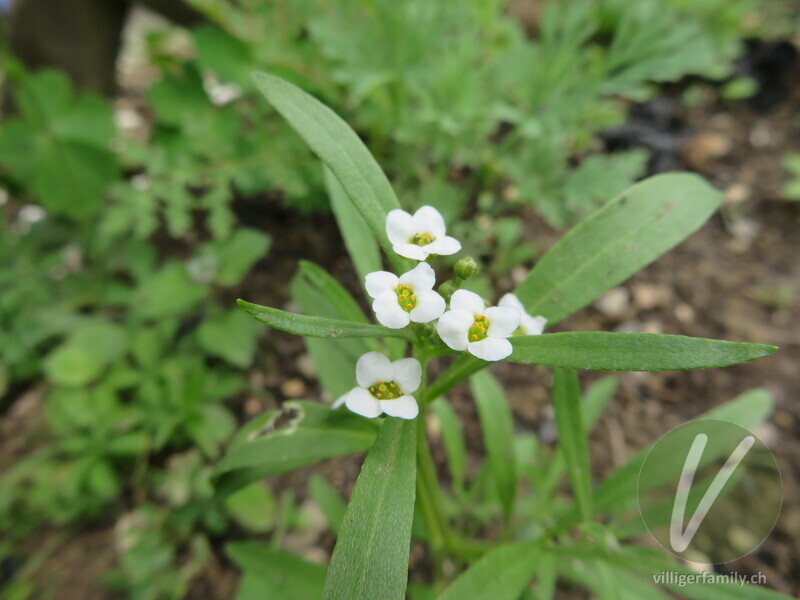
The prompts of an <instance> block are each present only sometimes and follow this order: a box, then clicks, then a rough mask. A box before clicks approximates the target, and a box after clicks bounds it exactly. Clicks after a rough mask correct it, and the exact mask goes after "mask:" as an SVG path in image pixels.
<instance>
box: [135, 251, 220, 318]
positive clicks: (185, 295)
mask: <svg viewBox="0 0 800 600" xmlns="http://www.w3.org/2000/svg"><path fill="white" fill-rule="evenodd" d="M207 293H208V287H207V286H205V285H201V284H199V283H196V282H194V281H192V280H191V279H190V278H189V274H188V272H187V270H186V266H185V265H183V264H181V263H179V262H169V263H167V264H165V265H164V266H163V267H161V269H160V270H159V271H158V272H156V273H154V274H152V275H150V276H149V277H147V278H146V279H145V280H143V281H142V283H141V285H140V286H139V287H138V288H137V289H136V291H135V292H134V294H133V296H132V298H131V301H130V308H131V313H132V314H134V315H136V316H139V317H143V318H145V319H163V318H164V317H174V316H184V315H186V314H187V313H190V312H192V310H193V309H194V308H195V307H197V306H198V305H199V304H200V303H201V302H202V301H203V299H204V298H205V297H206V295H207Z"/></svg>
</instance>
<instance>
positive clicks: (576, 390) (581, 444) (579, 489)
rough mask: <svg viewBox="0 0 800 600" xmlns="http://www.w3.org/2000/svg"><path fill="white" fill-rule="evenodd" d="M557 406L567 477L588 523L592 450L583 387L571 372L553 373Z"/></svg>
mask: <svg viewBox="0 0 800 600" xmlns="http://www.w3.org/2000/svg"><path fill="white" fill-rule="evenodd" d="M553 407H554V408H555V412H556V427H557V428H558V442H559V448H560V449H561V452H562V453H563V455H564V460H565V462H566V464H567V474H568V475H569V480H570V482H571V483H572V491H573V493H574V494H575V499H576V500H577V502H578V509H579V510H580V513H581V516H582V517H583V519H584V520H589V519H590V518H591V515H592V482H591V473H590V471H589V447H588V445H587V443H586V434H585V430H584V426H583V416H582V411H583V408H582V406H581V388H580V384H579V383H578V375H577V374H576V373H575V371H572V370H570V369H555V370H554V371H553Z"/></svg>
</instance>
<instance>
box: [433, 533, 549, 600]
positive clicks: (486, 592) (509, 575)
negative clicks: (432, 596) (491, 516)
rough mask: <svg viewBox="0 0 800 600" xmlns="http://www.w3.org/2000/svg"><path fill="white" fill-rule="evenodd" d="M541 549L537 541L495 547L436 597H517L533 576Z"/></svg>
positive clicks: (450, 599)
mask: <svg viewBox="0 0 800 600" xmlns="http://www.w3.org/2000/svg"><path fill="white" fill-rule="evenodd" d="M541 553H542V550H541V545H540V544H538V543H536V542H528V543H525V544H513V545H508V546H501V547H499V548H497V549H495V550H492V551H491V552H489V553H488V554H486V555H485V556H484V557H483V558H481V559H480V560H479V561H478V562H476V563H475V564H474V565H472V566H471V567H470V568H469V569H467V570H466V571H465V572H464V573H463V574H462V575H461V576H459V578H458V579H456V580H455V581H454V582H453V583H452V584H451V585H450V587H448V588H447V589H446V590H445V591H444V593H443V594H442V595H441V596H439V597H438V598H437V600H484V599H485V598H491V599H492V600H516V598H519V595H520V594H521V593H522V590H523V589H524V588H525V586H526V585H527V584H528V582H529V581H530V580H531V578H532V577H533V574H534V573H535V572H536V569H537V567H538V562H539V558H540V556H541Z"/></svg>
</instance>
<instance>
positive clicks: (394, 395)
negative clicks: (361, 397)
mask: <svg viewBox="0 0 800 600" xmlns="http://www.w3.org/2000/svg"><path fill="white" fill-rule="evenodd" d="M369 393H370V394H372V397H373V398H375V399H376V400H397V399H398V398H399V397H400V396H402V395H403V391H402V390H401V389H400V386H399V385H397V384H396V383H395V382H394V381H381V382H379V383H376V384H375V385H373V386H370V388H369Z"/></svg>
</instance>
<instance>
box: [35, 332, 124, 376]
mask: <svg viewBox="0 0 800 600" xmlns="http://www.w3.org/2000/svg"><path fill="white" fill-rule="evenodd" d="M127 343H128V342H127V335H126V334H125V331H124V330H123V329H122V328H121V327H120V326H119V325H115V324H114V323H107V322H105V321H89V322H87V323H86V324H84V325H81V326H79V327H78V328H76V329H75V330H73V331H72V332H71V333H70V335H69V336H68V337H67V339H66V340H65V341H64V343H62V344H61V345H60V346H59V347H58V348H56V349H55V350H54V351H53V352H51V353H50V354H49V355H48V356H47V358H46V359H45V361H44V370H45V373H46V374H47V376H48V378H49V379H50V380H51V381H52V382H54V383H56V384H58V385H64V386H73V387H77V386H83V385H87V384H89V383H91V382H92V381H93V380H94V379H96V378H97V377H98V376H100V374H101V373H102V372H103V369H105V368H106V367H107V366H108V365H109V364H110V363H111V362H112V361H113V360H115V359H116V358H117V357H118V356H120V355H121V354H122V353H123V352H124V351H125V349H126V347H127Z"/></svg>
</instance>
